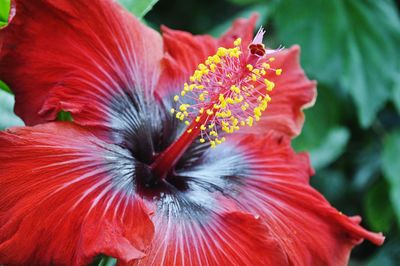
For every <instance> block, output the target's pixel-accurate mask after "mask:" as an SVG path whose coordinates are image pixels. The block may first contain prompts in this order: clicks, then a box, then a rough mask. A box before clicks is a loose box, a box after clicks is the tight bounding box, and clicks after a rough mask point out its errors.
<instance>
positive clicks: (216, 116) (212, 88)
mask: <svg viewBox="0 0 400 266" xmlns="http://www.w3.org/2000/svg"><path fill="white" fill-rule="evenodd" d="M264 33H265V31H264V30H263V29H262V28H260V30H259V31H258V33H257V35H256V36H255V38H254V40H253V41H252V43H251V44H250V45H249V46H248V47H243V45H242V40H241V39H240V38H238V39H236V40H235V41H234V42H233V47H232V48H224V47H220V48H218V50H217V52H216V54H215V55H212V56H209V57H208V58H207V59H206V60H205V62H203V63H201V64H199V65H198V66H197V69H196V70H195V71H194V73H193V75H192V76H190V78H189V80H188V82H187V83H185V84H184V86H183V89H182V91H181V92H180V94H177V95H175V96H174V101H175V102H176V103H177V105H176V106H177V108H176V109H175V108H173V109H171V113H172V114H173V115H174V116H175V117H176V118H177V119H179V120H181V121H182V122H184V123H185V124H186V125H187V126H188V127H187V129H186V133H188V134H191V133H192V132H193V131H199V132H200V134H199V138H200V139H199V142H200V143H205V142H209V143H210V146H211V148H214V147H216V146H217V145H218V144H221V143H223V142H224V141H225V140H226V136H227V135H228V134H232V133H234V132H236V131H238V130H240V129H241V128H242V127H252V126H253V125H254V123H256V122H257V121H259V120H260V118H261V116H262V115H263V113H264V112H265V111H266V109H267V107H268V103H269V102H270V101H271V97H270V95H269V94H270V92H271V91H272V90H273V89H274V87H275V83H274V82H273V81H271V80H270V77H271V75H276V76H279V75H281V74H282V69H275V68H273V66H272V65H273V62H274V60H275V58H274V57H273V54H274V52H275V51H274V50H267V49H266V48H265V46H264V44H262V39H263V35H264Z"/></svg>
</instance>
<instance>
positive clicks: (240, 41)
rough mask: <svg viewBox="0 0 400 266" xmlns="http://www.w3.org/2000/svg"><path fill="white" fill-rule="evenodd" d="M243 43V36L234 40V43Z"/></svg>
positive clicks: (237, 44)
mask: <svg viewBox="0 0 400 266" xmlns="http://www.w3.org/2000/svg"><path fill="white" fill-rule="evenodd" d="M241 43H242V39H241V38H237V39H236V40H235V41H234V42H233V45H235V46H239V45H240V44H241Z"/></svg>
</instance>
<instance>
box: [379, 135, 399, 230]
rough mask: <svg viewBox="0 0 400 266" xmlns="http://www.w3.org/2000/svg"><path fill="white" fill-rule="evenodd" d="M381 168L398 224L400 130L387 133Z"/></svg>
mask: <svg viewBox="0 0 400 266" xmlns="http://www.w3.org/2000/svg"><path fill="white" fill-rule="evenodd" d="M382 168H383V173H384V177H385V178H386V180H387V181H388V183H389V186H390V190H389V195H390V199H391V202H392V204H393V207H394V209H395V214H396V217H397V222H398V224H399V226H400V130H397V131H394V132H392V133H391V134H389V135H388V136H387V137H386V138H385V140H384V145H383V156H382Z"/></svg>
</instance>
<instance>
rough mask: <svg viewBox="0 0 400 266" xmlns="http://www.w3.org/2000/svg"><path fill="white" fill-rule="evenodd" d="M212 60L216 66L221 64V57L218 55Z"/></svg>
mask: <svg viewBox="0 0 400 266" xmlns="http://www.w3.org/2000/svg"><path fill="white" fill-rule="evenodd" d="M212 58H213V62H214V63H215V64H219V63H221V57H219V55H218V54H216V55H214V56H213V57H212Z"/></svg>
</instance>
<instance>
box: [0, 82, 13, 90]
mask: <svg viewBox="0 0 400 266" xmlns="http://www.w3.org/2000/svg"><path fill="white" fill-rule="evenodd" d="M0 90H3V91H5V92H8V93H12V91H11V90H10V88H9V87H8V86H7V84H5V83H4V82H3V81H1V80H0Z"/></svg>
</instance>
